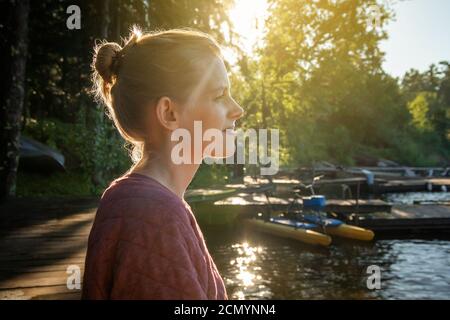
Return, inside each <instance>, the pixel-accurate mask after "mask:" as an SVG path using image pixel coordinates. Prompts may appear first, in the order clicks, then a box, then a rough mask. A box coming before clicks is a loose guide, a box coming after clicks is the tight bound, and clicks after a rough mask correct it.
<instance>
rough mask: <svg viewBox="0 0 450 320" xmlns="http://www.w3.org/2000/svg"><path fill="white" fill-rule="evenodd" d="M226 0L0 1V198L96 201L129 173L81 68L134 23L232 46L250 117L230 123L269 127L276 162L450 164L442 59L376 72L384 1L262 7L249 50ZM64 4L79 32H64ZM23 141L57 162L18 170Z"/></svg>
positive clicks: (236, 84)
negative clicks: (395, 72)
mask: <svg viewBox="0 0 450 320" xmlns="http://www.w3.org/2000/svg"><path fill="white" fill-rule="evenodd" d="M234 2H235V1H233V0H183V1H176V0H170V1H169V0H103V1H100V0H96V1H87V0H80V1H70V2H69V1H65V0H59V1H56V0H42V1H29V0H2V1H0V47H1V53H0V54H1V58H0V65H1V67H0V68H1V74H2V77H3V80H2V81H1V86H0V103H1V108H0V162H1V166H0V181H1V197H2V198H4V197H11V196H53V195H60V196H66V195H67V196H87V195H99V194H101V192H102V191H103V190H104V188H105V187H106V186H107V185H108V184H109V183H110V182H111V180H113V179H114V178H116V177H118V176H120V175H121V174H122V173H123V172H125V171H126V170H127V169H128V168H129V167H130V165H131V161H130V158H129V155H128V149H127V145H126V144H125V141H124V140H123V139H122V138H121V137H120V135H119V134H118V132H117V130H116V129H115V128H114V126H113V123H112V121H111V120H110V119H109V118H108V117H107V115H106V114H105V108H104V106H102V105H100V104H98V103H96V102H95V100H94V99H93V96H92V94H91V87H92V83H91V63H92V54H93V47H94V45H95V43H97V42H98V41H100V40H103V39H107V40H108V41H116V42H119V43H120V42H121V41H122V39H123V38H124V37H125V36H127V34H128V32H129V30H130V28H131V27H132V26H133V25H138V26H140V27H141V28H142V29H143V30H149V31H151V30H161V29H170V28H184V27H189V28H194V29H197V30H201V31H204V32H207V33H209V34H211V35H212V36H213V37H214V38H215V39H217V41H218V42H219V43H220V44H221V46H223V48H226V49H227V50H229V51H230V52H232V53H233V56H234V57H235V58H234V59H230V61H226V64H227V67H228V69H229V77H230V82H231V89H232V95H233V96H234V98H235V100H236V101H238V102H239V103H240V105H241V106H242V107H243V108H244V109H245V113H246V116H245V117H244V118H243V119H242V120H240V121H239V127H240V128H243V129H245V128H256V129H257V128H276V129H279V130H280V146H281V154H280V164H281V167H282V168H296V167H299V166H311V165H312V164H314V163H317V162H321V161H326V162H330V163H334V164H339V165H344V166H347V165H356V164H365V163H367V162H368V161H369V160H370V159H388V160H391V161H395V162H397V163H400V164H403V165H411V166H448V165H450V61H435V62H434V63H433V64H431V65H430V66H429V68H428V70H426V71H422V72H421V71H418V70H415V69H411V70H409V71H408V72H406V73H405V74H404V75H403V76H402V77H400V78H397V77H393V76H391V75H390V74H388V73H387V72H386V71H385V70H383V67H382V63H383V59H384V56H385V53H384V52H383V51H382V50H381V49H380V43H381V41H383V40H384V39H386V38H387V37H389V34H388V33H387V31H386V25H387V23H389V21H391V20H392V19H395V11H394V10H393V9H392V5H391V3H390V2H389V1H376V0H345V1H331V0H317V1H310V0H269V1H268V3H269V11H268V16H267V18H266V19H265V21H264V25H259V26H255V27H259V28H264V37H263V41H262V42H261V43H260V44H259V45H258V47H257V48H256V49H255V53H254V54H253V55H250V54H248V53H247V52H245V51H244V50H243V49H242V41H244V40H243V39H242V37H241V35H240V34H238V33H237V32H236V31H235V29H234V25H233V21H232V20H231V19H230V17H229V10H230V8H232V6H233V5H234ZM72 5H75V6H76V7H78V8H79V9H80V22H81V23H80V28H78V29H77V28H73V29H70V28H68V18H69V17H70V16H71V14H72V12H71V11H70V10H69V12H68V7H69V6H72ZM374 5H376V6H377V7H378V8H379V10H380V11H379V12H380V16H379V17H378V18H379V19H378V21H377V23H376V24H374V23H373V21H372V20H373V17H372V16H371V8H373V6H374ZM411 54H414V52H411ZM23 138H29V139H32V140H33V141H37V142H39V143H41V144H44V145H46V146H48V147H50V148H52V149H54V150H57V151H58V152H59V153H61V154H62V155H63V156H64V167H63V168H62V169H60V170H52V172H51V173H48V172H43V171H41V172H39V171H38V172H35V171H36V170H35V171H34V172H33V170H29V168H28V169H27V168H26V167H25V166H24V165H23V164H22V163H21V161H20V146H21V141H22V140H23ZM369 162H370V161H369ZM235 174H236V170H235V168H233V166H232V165H222V166H220V165H215V166H211V165H202V167H201V169H200V172H199V173H198V175H197V176H196V178H195V180H194V181H193V183H192V186H209V185H212V184H218V183H223V182H224V181H227V180H229V179H232V178H233V177H234V176H235Z"/></svg>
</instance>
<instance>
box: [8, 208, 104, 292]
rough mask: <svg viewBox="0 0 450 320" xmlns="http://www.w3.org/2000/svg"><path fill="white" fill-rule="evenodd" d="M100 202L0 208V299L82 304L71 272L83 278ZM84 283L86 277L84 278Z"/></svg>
mask: <svg viewBox="0 0 450 320" xmlns="http://www.w3.org/2000/svg"><path fill="white" fill-rule="evenodd" d="M97 204H98V201H97V200H95V199H78V200H75V201H69V200H64V199H60V200H55V201H53V202H51V203H47V202H42V201H39V200H27V201H24V200H18V201H15V202H13V203H10V204H8V205H2V206H1V207H0V209H1V210H0V211H1V215H0V219H1V220H0V221H1V223H0V299H64V300H66V299H80V297H81V291H80V290H77V289H74V290H69V289H68V288H67V284H66V282H67V277H68V274H67V268H68V267H69V266H70V265H76V266H79V267H80V271H81V276H82V274H83V268H84V259H85V255H86V247H87V239H88V235H89V232H90V229H91V226H92V222H93V219H94V215H95V211H96V207H97ZM81 279H82V277H81Z"/></svg>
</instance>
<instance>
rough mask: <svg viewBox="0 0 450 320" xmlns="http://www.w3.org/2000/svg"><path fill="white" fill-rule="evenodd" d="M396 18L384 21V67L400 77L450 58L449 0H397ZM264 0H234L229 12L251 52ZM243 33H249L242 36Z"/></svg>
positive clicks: (258, 32)
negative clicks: (256, 19)
mask: <svg viewBox="0 0 450 320" xmlns="http://www.w3.org/2000/svg"><path fill="white" fill-rule="evenodd" d="M393 9H394V10H395V12H396V18H395V21H392V22H390V23H389V24H388V25H387V31H388V34H389V39H388V40H385V41H383V42H382V43H381V45H380V46H381V49H382V50H383V51H384V52H386V55H385V61H384V63H383V68H384V70H385V71H386V72H388V73H389V74H391V75H392V76H395V77H401V76H402V75H403V74H404V73H405V72H406V71H408V70H409V69H410V68H415V69H418V70H420V71H425V70H426V69H427V68H428V66H429V65H430V64H432V63H438V62H439V61H441V60H448V61H450V0H397V3H396V4H395V5H394V6H393ZM266 10H267V1H266V0H236V6H235V8H234V9H233V10H232V11H231V12H230V16H231V19H232V21H233V22H234V24H235V28H236V31H237V32H238V33H240V34H242V35H244V39H243V40H244V41H243V45H244V48H243V49H244V50H245V51H246V52H250V51H251V48H252V46H253V43H254V42H255V39H260V38H261V35H260V32H262V28H261V27H262V23H261V22H260V23H258V25H259V28H258V29H255V18H258V19H259V20H260V21H261V20H262V19H261V18H262V17H263V16H264V15H265V14H266ZM245 35H250V36H249V37H248V36H247V37H245Z"/></svg>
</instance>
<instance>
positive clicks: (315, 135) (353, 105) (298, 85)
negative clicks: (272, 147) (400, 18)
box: [232, 0, 450, 166]
mask: <svg viewBox="0 0 450 320" xmlns="http://www.w3.org/2000/svg"><path fill="white" fill-rule="evenodd" d="M374 4H378V7H379V9H380V13H381V18H380V23H379V24H378V25H377V26H372V25H371V16H370V9H371V7H372V6H373V5H374ZM393 16H394V14H393V11H392V9H391V7H390V2H389V1H385V2H380V1H375V0H370V1H361V0H348V1H306V0H272V1H271V10H270V16H269V18H268V19H267V21H266V29H267V33H266V36H265V42H264V44H263V46H262V47H261V48H260V50H259V56H258V57H257V58H255V59H254V60H252V59H249V58H247V59H242V60H241V61H240V63H239V65H240V67H241V73H242V75H241V76H235V77H234V80H233V81H232V83H233V85H234V86H235V88H236V89H234V91H235V92H236V91H238V92H239V93H238V101H240V102H241V104H242V105H244V106H245V109H246V111H247V114H249V116H247V118H246V119H245V120H244V121H243V123H244V125H245V126H246V127H267V128H278V129H280V133H281V144H282V145H283V146H284V152H285V153H287V155H286V154H284V155H282V157H281V159H282V161H283V162H282V164H284V165H289V166H297V165H310V164H312V163H313V162H316V161H320V160H325V161H331V162H335V163H339V164H346V165H352V164H354V159H355V157H356V156H357V155H359V154H361V153H366V154H370V155H373V156H378V157H384V158H388V159H392V160H396V161H399V162H401V163H408V164H411V165H437V164H445V162H446V161H448V159H449V149H450V148H449V147H447V146H448V141H449V140H448V138H446V136H447V135H448V133H449V132H450V129H449V122H450V121H449V120H450V119H449V118H448V114H450V112H444V110H448V109H449V106H450V97H449V96H450V93H449V92H450V90H448V89H449V88H450V76H449V74H450V71H449V70H450V68H448V64H446V63H441V64H440V65H441V67H440V68H437V67H436V66H434V65H432V66H431V67H430V70H429V71H427V72H426V73H424V74H421V73H419V72H417V71H414V70H412V71H411V72H409V73H408V74H406V75H405V78H404V79H403V82H402V84H401V85H399V83H398V80H397V79H394V78H392V77H390V76H389V75H387V74H386V73H385V72H384V71H383V70H382V66H381V62H382V59H383V55H384V53H383V52H382V51H381V50H380V49H379V43H380V41H381V40H383V39H385V38H386V37H387V34H386V32H385V30H384V29H385V25H386V23H387V22H388V21H389V20H391V19H392V18H393ZM422 91H427V92H430V93H429V95H428V96H427V100H426V104H424V103H422V102H423V101H420V99H422V98H418V99H419V100H417V101H416V102H412V100H413V99H415V98H416V96H417V95H418V94H419V93H420V92H422ZM408 106H409V107H408ZM417 125H419V126H425V127H427V128H429V130H427V131H426V132H424V131H422V132H421V131H420V130H418V127H417Z"/></svg>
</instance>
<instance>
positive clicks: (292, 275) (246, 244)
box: [203, 227, 450, 299]
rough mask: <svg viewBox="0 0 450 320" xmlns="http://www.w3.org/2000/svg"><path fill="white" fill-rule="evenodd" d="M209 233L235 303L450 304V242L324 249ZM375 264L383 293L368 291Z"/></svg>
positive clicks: (239, 233) (231, 232)
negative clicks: (431, 301) (417, 301)
mask: <svg viewBox="0 0 450 320" xmlns="http://www.w3.org/2000/svg"><path fill="white" fill-rule="evenodd" d="M203 229H204V230H205V231H204V235H205V237H206V241H207V244H208V247H209V249H210V251H211V254H212V255H213V257H214V260H215V261H216V264H217V266H218V268H219V270H220V272H221V274H222V276H223V278H224V281H225V284H226V286H227V291H228V294H229V296H230V298H231V299H378V298H387V299H401V298H406V299H416V298H441V299H450V241H446V240H378V241H376V242H374V243H370V244H367V243H366V244H361V243H355V242H351V241H335V242H334V244H333V245H332V246H331V247H330V248H327V249H324V248H314V247H311V246H308V245H303V244H301V243H298V242H296V241H291V240H284V239H280V238H276V237H272V236H266V235H261V234H258V233H254V232H250V231H247V230H245V229H243V228H221V229H211V228H207V227H204V228H203ZM374 264H375V265H378V266H380V268H381V271H382V277H381V279H382V289H381V290H369V289H368V288H367V285H366V281H367V277H368V274H367V267H368V266H370V265H374Z"/></svg>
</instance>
